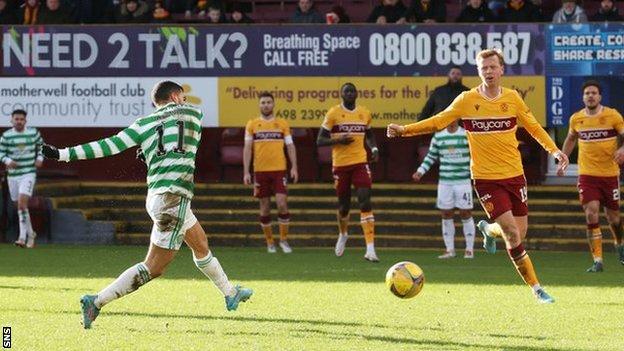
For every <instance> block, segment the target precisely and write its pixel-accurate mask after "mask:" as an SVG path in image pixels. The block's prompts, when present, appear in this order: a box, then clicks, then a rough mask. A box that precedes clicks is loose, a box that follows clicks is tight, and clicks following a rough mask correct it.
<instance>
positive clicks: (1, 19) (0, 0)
mask: <svg viewBox="0 0 624 351" xmlns="http://www.w3.org/2000/svg"><path fill="white" fill-rule="evenodd" d="M19 22H20V21H19V18H18V17H17V13H16V12H15V9H13V8H11V5H10V4H9V3H8V2H7V0H0V24H18V23H19Z"/></svg>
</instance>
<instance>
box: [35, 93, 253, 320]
mask: <svg viewBox="0 0 624 351" xmlns="http://www.w3.org/2000/svg"><path fill="white" fill-rule="evenodd" d="M152 101H153V103H154V105H155V106H156V110H155V111H154V112H153V113H152V114H151V115H148V116H146V117H142V118H139V119H137V120H136V121H135V122H134V123H133V124H132V125H130V126H129V127H128V128H126V129H124V130H122V131H121V132H119V133H118V134H117V135H115V136H112V137H109V138H105V139H102V140H98V141H93V142H90V143H86V144H83V145H78V146H72V147H68V148H64V149H60V150H59V149H57V148H55V147H54V146H50V145H43V146H42V151H43V154H44V156H46V157H47V158H51V159H55V160H59V161H65V162H70V161H77V160H86V159H94V158H100V157H107V156H112V155H115V154H118V153H120V152H122V151H125V150H127V149H129V148H131V147H133V146H136V145H140V146H141V149H142V150H143V155H144V158H145V163H146V165H147V188H148V191H147V199H146V209H147V212H148V214H149V215H150V217H151V218H152V221H153V222H154V226H153V227H152V233H151V237H150V241H151V244H150V247H149V250H148V252H147V257H146V258H145V260H144V261H143V262H140V263H137V264H136V265H134V266H132V267H130V268H128V269H127V270H126V271H125V272H123V273H121V275H120V276H119V277H118V278H117V279H116V280H115V281H114V282H112V283H111V284H110V285H109V286H107V287H106V288H104V289H103V290H102V291H100V292H99V293H97V295H84V296H83V297H82V298H81V299H80V303H81V305H82V315H83V326H84V328H85V329H88V328H90V327H91V323H93V321H94V320H95V318H97V316H98V314H99V313H100V309H101V308H102V307H104V306H105V305H106V304H108V303H109V302H111V301H113V300H115V299H118V298H120V297H122V296H124V295H127V294H129V293H131V292H133V291H135V290H137V289H138V288H139V287H141V286H142V285H145V284H147V283H148V282H149V281H150V280H152V279H154V278H156V277H159V276H160V275H162V274H163V273H164V271H165V268H166V267H167V266H168V265H169V263H170V262H171V261H172V260H173V258H174V257H175V255H176V253H177V252H178V250H179V249H180V246H181V245H182V242H183V241H184V242H186V244H187V245H188V246H189V247H190V248H191V250H192V251H193V261H194V262H195V265H196V266H197V268H199V270H200V271H201V272H202V273H203V274H204V275H206V276H207V277H209V278H210V279H211V280H212V282H213V283H214V284H215V285H216V286H217V288H219V290H220V291H221V292H222V293H223V295H224V296H225V306H226V308H227V310H230V311H231V310H236V308H237V307H238V304H239V303H240V302H244V301H247V300H248V299H249V298H250V297H251V295H252V294H253V292H252V291H251V290H250V289H246V288H242V287H240V286H234V285H232V284H231V283H230V281H229V280H228V277H227V276H226V275H225V272H223V268H221V264H220V263H219V260H217V258H216V257H214V256H213V254H212V252H211V251H210V249H209V247H208V240H207V239H206V233H205V232H204V230H203V229H202V227H201V225H200V224H199V222H198V221H197V218H195V215H194V214H193V212H192V211H191V199H192V197H193V187H194V182H193V173H194V172H195V155H196V153H197V148H198V145H199V141H200V138H201V131H202V129H201V119H202V117H203V114H202V112H201V111H200V110H199V109H197V108H196V107H194V106H191V105H187V104H185V101H186V97H185V95H184V90H183V89H182V87H181V86H180V85H179V84H177V83H174V82H171V81H163V82H160V83H158V84H156V86H155V87H154V89H153V90H152Z"/></svg>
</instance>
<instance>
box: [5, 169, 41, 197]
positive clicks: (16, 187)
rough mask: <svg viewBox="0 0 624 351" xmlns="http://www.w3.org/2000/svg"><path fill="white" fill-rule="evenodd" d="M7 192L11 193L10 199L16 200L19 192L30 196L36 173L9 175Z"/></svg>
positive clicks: (33, 187)
mask: <svg viewBox="0 0 624 351" xmlns="http://www.w3.org/2000/svg"><path fill="white" fill-rule="evenodd" d="M7 181H8V183H9V193H10V194H11V200H13V201H17V198H19V195H20V194H24V195H28V196H32V193H33V190H34V189H35V182H36V181H37V175H36V174H35V173H28V174H23V175H20V176H15V177H12V176H9V177H8V180H7Z"/></svg>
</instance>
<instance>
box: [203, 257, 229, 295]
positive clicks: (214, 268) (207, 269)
mask: <svg viewBox="0 0 624 351" xmlns="http://www.w3.org/2000/svg"><path fill="white" fill-rule="evenodd" d="M193 261H194V262H195V265H196V266H197V268H199V270H200V271H202V273H204V275H205V276H206V277H208V278H210V280H212V282H213V283H214V285H216V286H217V288H218V289H219V290H221V293H222V294H223V295H224V296H232V295H234V294H236V289H235V288H234V286H233V285H232V283H230V281H229V280H228V277H227V275H225V272H224V271H223V268H222V267H221V264H220V263H219V260H217V258H216V257H214V256H213V255H212V252H211V251H208V256H206V257H204V258H197V257H195V255H193Z"/></svg>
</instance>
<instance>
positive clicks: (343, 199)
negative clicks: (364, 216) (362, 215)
mask: <svg viewBox="0 0 624 351" xmlns="http://www.w3.org/2000/svg"><path fill="white" fill-rule="evenodd" d="M333 173H334V187H335V188H336V196H338V212H337V213H336V217H337V220H338V240H336V246H335V248H334V252H335V254H336V256H338V257H340V256H342V255H343V253H344V249H345V246H346V245H347V239H348V238H349V211H350V210H351V173H350V172H348V171H346V170H344V169H338V168H335V169H334V170H333Z"/></svg>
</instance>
